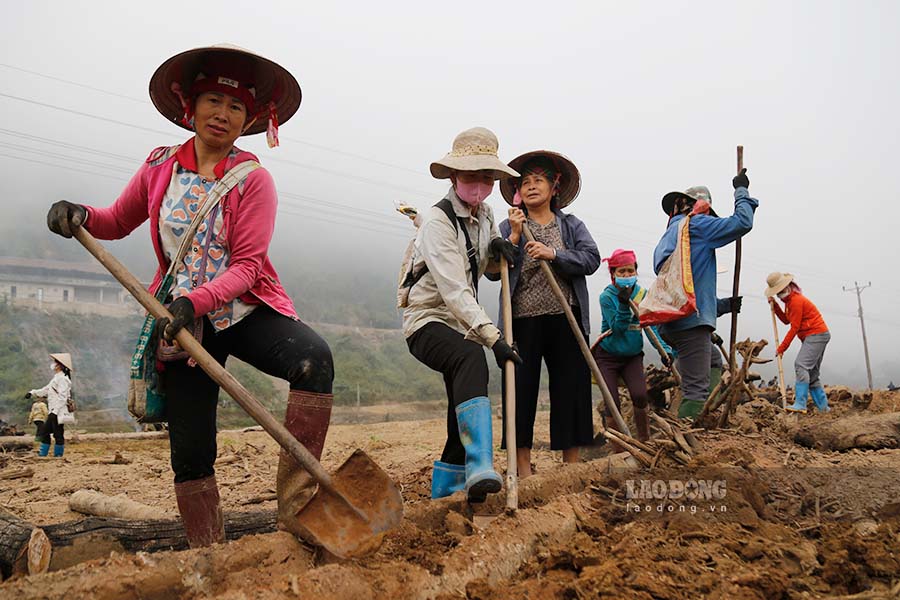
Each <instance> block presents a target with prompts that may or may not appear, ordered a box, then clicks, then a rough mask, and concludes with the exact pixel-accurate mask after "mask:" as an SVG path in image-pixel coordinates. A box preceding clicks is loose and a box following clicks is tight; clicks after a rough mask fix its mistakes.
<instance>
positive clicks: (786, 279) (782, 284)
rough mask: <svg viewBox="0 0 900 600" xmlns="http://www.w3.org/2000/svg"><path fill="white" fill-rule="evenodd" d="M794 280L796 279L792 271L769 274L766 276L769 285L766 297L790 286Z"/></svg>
mask: <svg viewBox="0 0 900 600" xmlns="http://www.w3.org/2000/svg"><path fill="white" fill-rule="evenodd" d="M792 281H794V276H793V275H791V274H790V273H778V272H775V273H769V276H768V277H766V285H768V286H769V287H767V288H766V298H771V297H772V296H774V295H776V294H777V293H778V292H780V291H781V290H783V289H784V288H786V287H787V286H789V285H790V284H791V282H792Z"/></svg>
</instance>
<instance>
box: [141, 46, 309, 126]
mask: <svg viewBox="0 0 900 600" xmlns="http://www.w3.org/2000/svg"><path fill="white" fill-rule="evenodd" d="M220 70H225V71H227V72H226V73H219V72H217V71H220ZM200 73H204V74H205V75H208V76H213V75H220V76H221V75H227V76H228V77H234V78H240V83H241V84H248V85H250V86H252V87H253V89H254V91H255V104H256V107H257V113H258V112H259V111H260V110H261V109H266V107H267V106H268V104H269V101H273V102H274V103H275V113H276V115H277V120H278V123H279V124H283V123H285V122H287V120H288V119H290V118H291V117H292V116H294V113H296V112H297V109H298V108H299V107H300V99H301V92H300V84H298V83H297V80H296V79H294V76H293V75H291V74H290V73H289V72H288V71H287V70H286V69H285V68H284V67H282V66H281V65H279V64H277V63H274V62H272V61H271V60H269V59H267V58H264V57H262V56H259V55H258V54H254V53H253V52H250V51H249V50H245V49H243V48H240V47H238V46H233V45H231V44H216V45H214V46H205V47H202V48H194V49H193V50H187V51H185V52H182V53H180V54H176V55H175V56H173V57H172V58H170V59H169V60H167V61H166V62H164V63H163V64H161V65H160V66H159V68H157V69H156V72H155V73H153V77H151V78H150V99H151V100H152V101H153V105H154V106H156V110H158V111H159V112H160V113H162V115H163V116H164V117H165V118H166V119H168V120H169V121H171V122H173V123H175V124H176V125H178V126H179V127H183V128H184V129H188V130H189V131H190V130H191V128H190V127H189V126H188V125H187V124H186V123H184V122H183V120H182V119H183V117H184V114H185V110H184V106H183V105H182V103H181V98H179V95H178V94H179V93H181V94H182V95H183V96H184V97H185V98H186V99H187V98H189V96H190V90H191V85H193V83H194V80H195V78H196V77H197V75H198V74H200ZM176 89H177V90H179V92H176ZM180 90H183V92H181V91H180ZM255 116H257V115H247V118H248V122H249V120H250V119H253V118H254V117H255ZM267 126H268V122H267V119H266V118H263V117H260V118H257V119H256V121H254V122H253V124H252V125H250V127H249V128H248V129H247V131H245V132H244V134H243V135H252V134H254V133H261V132H263V131H266V128H267Z"/></svg>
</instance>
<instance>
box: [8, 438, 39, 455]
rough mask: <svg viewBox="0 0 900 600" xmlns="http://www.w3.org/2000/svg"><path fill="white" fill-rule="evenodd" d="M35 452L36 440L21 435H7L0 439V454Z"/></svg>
mask: <svg viewBox="0 0 900 600" xmlns="http://www.w3.org/2000/svg"><path fill="white" fill-rule="evenodd" d="M33 450H34V438H32V437H25V436H21V435H6V436H3V437H0V452H17V453H18V452H32V451H33Z"/></svg>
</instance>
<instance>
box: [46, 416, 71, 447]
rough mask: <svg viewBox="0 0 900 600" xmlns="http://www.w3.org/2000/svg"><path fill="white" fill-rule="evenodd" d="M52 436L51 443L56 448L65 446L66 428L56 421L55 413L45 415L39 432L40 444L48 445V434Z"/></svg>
mask: <svg viewBox="0 0 900 600" xmlns="http://www.w3.org/2000/svg"><path fill="white" fill-rule="evenodd" d="M51 433H52V434H53V442H54V443H55V444H56V445H57V446H65V444H66V426H65V425H63V424H62V423H60V422H59V421H58V420H57V417H56V413H50V414H49V415H47V420H46V421H45V422H44V427H43V429H42V430H41V443H42V444H49V443H50V434H51Z"/></svg>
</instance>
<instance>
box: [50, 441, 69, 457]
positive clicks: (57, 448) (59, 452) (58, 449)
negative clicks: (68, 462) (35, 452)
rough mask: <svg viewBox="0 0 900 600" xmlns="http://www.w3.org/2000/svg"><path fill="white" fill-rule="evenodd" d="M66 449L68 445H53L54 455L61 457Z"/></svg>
mask: <svg viewBox="0 0 900 600" xmlns="http://www.w3.org/2000/svg"><path fill="white" fill-rule="evenodd" d="M65 449H66V447H65V446H63V445H62V444H56V445H55V446H53V456H55V457H57V458H59V457H60V456H62V455H63V452H65Z"/></svg>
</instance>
